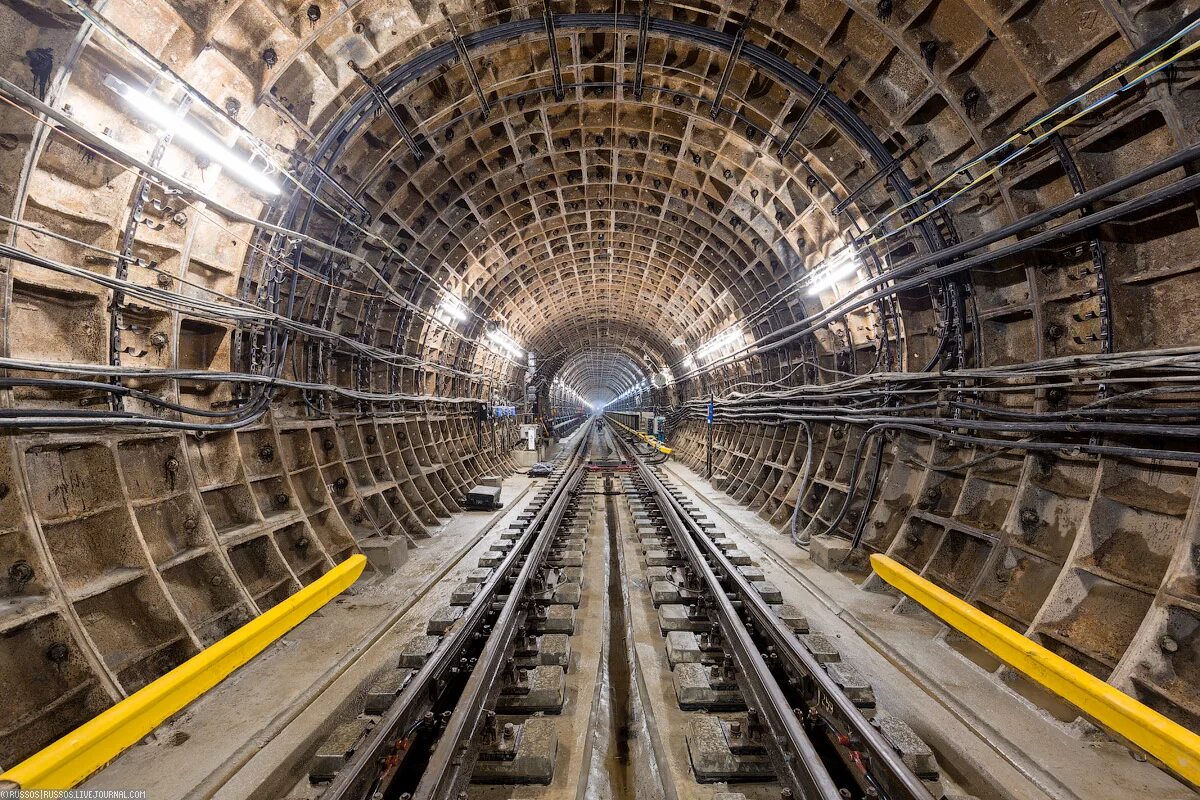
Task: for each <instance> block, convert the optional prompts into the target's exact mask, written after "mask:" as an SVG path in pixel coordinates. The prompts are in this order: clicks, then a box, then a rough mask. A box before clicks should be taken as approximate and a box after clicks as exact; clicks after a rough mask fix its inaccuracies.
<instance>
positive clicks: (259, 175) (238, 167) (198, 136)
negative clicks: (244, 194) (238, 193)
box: [104, 75, 280, 195]
mask: <svg viewBox="0 0 1200 800" xmlns="http://www.w3.org/2000/svg"><path fill="white" fill-rule="evenodd" d="M104 85H105V86H107V87H108V88H109V89H112V90H113V91H114V92H116V93H117V94H118V95H120V96H121V97H122V98H124V99H125V101H126V102H128V103H129V105H130V106H131V107H132V108H133V110H134V111H136V112H137V113H138V115H139V116H141V117H142V118H143V119H145V120H146V121H147V122H150V123H152V124H153V125H155V126H156V127H158V128H160V129H161V130H162V131H163V133H169V134H170V135H171V138H172V139H173V140H174V141H176V142H178V143H180V144H183V145H187V146H188V147H189V148H191V149H192V150H194V151H195V152H196V154H197V155H200V156H203V157H204V158H205V159H207V160H208V161H210V162H211V163H213V164H218V165H220V166H221V167H222V168H224V169H225V171H226V172H227V173H228V174H230V175H232V176H233V178H234V179H235V180H238V181H240V182H242V183H244V184H246V185H248V186H250V187H252V188H254V189H258V190H259V191H262V192H266V193H267V194H273V195H274V194H279V191H280V189H279V184H277V183H275V181H273V180H271V179H270V178H269V177H268V176H267V175H265V174H264V173H263V171H262V170H261V169H260V168H258V167H256V166H254V165H253V164H251V163H250V162H249V161H247V160H246V159H244V158H242V157H241V156H239V155H238V154H237V153H235V152H233V151H232V150H230V149H229V148H228V147H226V146H225V145H224V144H222V143H221V142H220V141H218V140H217V138H216V137H215V136H213V135H212V134H210V133H209V132H207V131H206V130H204V129H203V128H201V127H200V126H199V125H197V124H196V123H194V122H191V121H189V120H187V119H185V118H182V117H180V116H179V114H178V112H177V110H176V109H174V108H171V107H170V106H168V105H166V104H165V103H163V102H162V101H160V100H159V99H158V98H156V97H154V96H152V95H151V94H149V93H148V92H144V91H141V90H139V89H134V88H133V87H131V86H129V85H127V84H125V83H124V82H122V81H121V80H120V79H118V78H115V77H113V76H112V75H108V76H105V78H104Z"/></svg>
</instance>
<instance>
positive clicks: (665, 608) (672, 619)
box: [658, 603, 712, 634]
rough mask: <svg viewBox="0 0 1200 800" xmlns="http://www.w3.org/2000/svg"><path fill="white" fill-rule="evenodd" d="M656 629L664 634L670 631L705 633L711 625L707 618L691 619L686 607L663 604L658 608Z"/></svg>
mask: <svg viewBox="0 0 1200 800" xmlns="http://www.w3.org/2000/svg"><path fill="white" fill-rule="evenodd" d="M658 627H659V629H660V630H661V631H662V632H663V633H664V634H667V633H670V632H671V631H694V632H701V631H707V630H708V629H709V628H710V627H712V623H711V622H710V621H709V619H708V617H707V616H704V617H691V616H689V614H688V607H687V606H685V605H678V604H675V603H663V604H662V605H661V606H659V607H658Z"/></svg>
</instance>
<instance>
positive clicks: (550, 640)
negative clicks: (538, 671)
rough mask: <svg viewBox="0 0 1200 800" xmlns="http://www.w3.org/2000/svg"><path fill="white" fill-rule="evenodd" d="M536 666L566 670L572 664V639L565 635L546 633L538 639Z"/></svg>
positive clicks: (535, 657)
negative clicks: (556, 667)
mask: <svg viewBox="0 0 1200 800" xmlns="http://www.w3.org/2000/svg"><path fill="white" fill-rule="evenodd" d="M534 662H535V665H540V666H547V667H553V666H558V667H562V668H564V669H566V667H567V666H569V665H570V663H571V637H570V636H568V635H567V634H565V633H546V634H542V635H541V636H538V637H537V652H536V654H535V656H534Z"/></svg>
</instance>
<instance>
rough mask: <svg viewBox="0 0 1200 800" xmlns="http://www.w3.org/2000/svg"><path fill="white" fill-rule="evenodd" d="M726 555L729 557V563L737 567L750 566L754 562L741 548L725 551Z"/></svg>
mask: <svg viewBox="0 0 1200 800" xmlns="http://www.w3.org/2000/svg"><path fill="white" fill-rule="evenodd" d="M725 557H726V558H727V559H729V563H730V564H733V565H734V566H737V567H748V566H750V565H751V564H753V563H754V562H753V561H751V560H750V556H748V555H746V553H744V552H743V551H741V550H737V549H734V550H730V551H728V552H727V553H725Z"/></svg>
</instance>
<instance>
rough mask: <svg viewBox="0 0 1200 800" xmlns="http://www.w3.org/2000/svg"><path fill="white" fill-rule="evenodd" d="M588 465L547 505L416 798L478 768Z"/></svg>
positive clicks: (573, 471) (449, 792)
mask: <svg viewBox="0 0 1200 800" xmlns="http://www.w3.org/2000/svg"><path fill="white" fill-rule="evenodd" d="M590 436H591V429H590V426H589V428H588V429H586V430H585V431H584V433H583V435H582V436H580V439H579V441H580V443H582V442H583V441H585V440H587V439H588V438H589V437H590ZM583 473H584V469H583V464H582V462H581V461H579V460H578V459H575V463H574V464H573V465H572V466H571V468H570V474H568V475H565V476H564V477H563V479H562V480H561V481H560V483H559V490H560V491H559V493H558V495H557V497H556V499H555V502H554V504H553V506H551V504H549V503H547V505H546V506H545V508H547V509H551V510H550V512H549V513H548V514H546V516H545V520H544V524H543V525H542V528H541V532H540V533H539V534H538V539H537V541H536V542H535V543H534V545H533V548H532V549H531V550H530V554H529V558H528V559H527V560H526V562H525V566H524V568H523V569H522V570H521V572H520V573H519V574H518V575H517V578H516V580H515V581H513V585H512V589H511V591H509V593H508V599H507V600H505V601H504V607H503V608H502V609H501V610H500V615H499V616H498V617H497V618H496V623H495V625H494V626H493V627H492V633H491V636H490V637H489V638H488V641H487V644H486V645H484V648H483V652H482V653H480V655H479V660H478V662H477V663H476V665H475V669H474V670H472V672H471V677H470V678H469V679H468V680H467V685H466V686H465V687H464V688H463V692H462V694H461V695H460V696H459V700H458V703H457V704H456V705H455V707H454V713H453V714H452V715H451V716H450V720H449V722H448V723H447V724H446V729H445V730H444V731H443V732H442V737H441V739H440V740H439V741H438V744H437V748H436V749H435V750H434V752H433V755H432V756H431V757H430V759H429V765H428V767H426V769H425V773H424V774H423V775H422V776H421V782H420V783H419V784H418V785H417V788H416V791H414V792H413V794H412V800H441V799H442V798H448V797H455V796H456V793H457V791H458V790H459V789H461V788H462V786H463V784H464V783H465V782H466V781H469V780H470V777H471V771H472V769H473V768H474V766H475V756H476V755H477V751H476V750H475V749H474V748H471V747H470V742H471V740H472V739H473V738H474V737H475V732H476V730H477V729H478V728H479V721H480V719H481V718H482V717H483V713H484V710H485V706H487V705H490V704H491V703H490V702H489V700H490V698H491V696H492V694H493V688H494V687H495V686H496V683H497V679H498V678H499V675H500V670H501V667H502V666H503V665H504V661H505V659H506V658H507V657H508V654H509V653H510V652H511V649H512V643H513V636H514V634H515V633H516V631H517V626H518V622H519V621H520V620H521V619H522V618H523V617H524V616H525V609H524V606H525V604H526V598H525V589H526V586H527V585H528V583H529V580H530V578H531V576H532V575H533V574H534V573H535V572H537V571H538V570H539V569H540V568H541V565H542V562H543V561H545V559H546V555H547V553H548V552H549V550H550V545H551V543H552V542H553V541H554V537H555V536H556V535H557V533H558V529H559V526H560V525H561V524H562V521H563V517H565V516H566V514H567V506H568V504H569V502H570V499H571V497H572V496H573V495H574V494H575V490H576V488H577V487H578V486H579V483H580V481H581V480H583Z"/></svg>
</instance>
